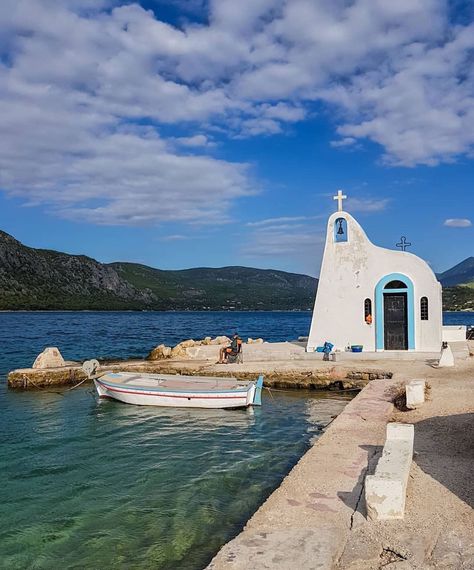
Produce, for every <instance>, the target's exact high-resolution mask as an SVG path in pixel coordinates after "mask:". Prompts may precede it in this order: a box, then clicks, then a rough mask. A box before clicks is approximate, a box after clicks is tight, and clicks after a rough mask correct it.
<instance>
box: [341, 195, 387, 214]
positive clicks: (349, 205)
mask: <svg viewBox="0 0 474 570" xmlns="http://www.w3.org/2000/svg"><path fill="white" fill-rule="evenodd" d="M389 203H390V199H389V198H348V199H347V201H346V203H345V204H344V209H345V210H347V211H348V212H381V211H382V210H385V208H386V207H387V206H388V204H389Z"/></svg>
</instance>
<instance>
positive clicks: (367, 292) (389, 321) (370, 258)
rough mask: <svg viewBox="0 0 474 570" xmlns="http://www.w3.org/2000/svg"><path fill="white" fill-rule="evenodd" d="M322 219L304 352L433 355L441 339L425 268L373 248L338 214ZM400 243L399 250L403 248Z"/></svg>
mask: <svg viewBox="0 0 474 570" xmlns="http://www.w3.org/2000/svg"><path fill="white" fill-rule="evenodd" d="M345 198H346V196H344V195H343V194H342V192H341V191H339V192H338V195H337V196H335V197H334V199H335V200H338V211H337V212H335V213H334V214H332V215H331V216H330V218H329V220H328V226H327V234H326V245H325V248H324V255H323V261H322V265H321V272H320V278H319V285H318V291H317V294H316V302H315V306H314V312H313V318H312V322H311V329H310V333H309V337H308V344H307V351H308V352H313V351H314V350H316V348H317V347H319V346H322V345H324V343H325V342H326V341H327V342H330V343H332V344H333V345H334V349H339V350H344V349H345V348H346V347H347V346H352V345H362V346H363V351H364V352H366V351H369V352H375V351H387V350H396V351H399V350H410V351H420V352H436V351H439V350H440V347H441V340H442V302H441V284H440V283H439V282H438V281H437V279H436V276H435V274H434V273H433V271H432V270H431V268H430V267H429V266H428V264H427V263H426V262H425V261H423V260H422V259H420V258H419V257H417V256H416V255H413V254H412V253H409V252H407V251H394V250H390V249H385V248H382V247H378V246H376V245H374V244H373V243H372V242H371V241H370V240H369V239H368V237H367V235H366V234H365V232H364V230H363V229H362V227H361V226H360V225H359V224H358V222H357V221H356V220H355V219H354V218H353V217H352V216H351V215H350V214H348V213H347V212H344V211H343V207H342V201H343V200H344V199H345ZM404 241H405V240H404V239H402V244H400V246H401V247H403V249H405V248H404V243H403V242H404Z"/></svg>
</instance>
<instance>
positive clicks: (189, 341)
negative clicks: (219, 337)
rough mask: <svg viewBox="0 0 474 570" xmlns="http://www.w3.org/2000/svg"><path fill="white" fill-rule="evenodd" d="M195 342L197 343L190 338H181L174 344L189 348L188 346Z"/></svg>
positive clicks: (194, 344)
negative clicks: (181, 339)
mask: <svg viewBox="0 0 474 570" xmlns="http://www.w3.org/2000/svg"><path fill="white" fill-rule="evenodd" d="M196 344H198V343H197V342H196V341H194V340H192V339H190V340H183V341H182V342H180V343H179V344H177V345H176V346H181V347H182V348H189V347H190V346H196ZM175 348H176V347H175Z"/></svg>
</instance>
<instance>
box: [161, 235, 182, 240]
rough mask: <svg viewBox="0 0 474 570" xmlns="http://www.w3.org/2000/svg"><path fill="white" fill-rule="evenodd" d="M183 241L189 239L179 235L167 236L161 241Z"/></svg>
mask: <svg viewBox="0 0 474 570" xmlns="http://www.w3.org/2000/svg"><path fill="white" fill-rule="evenodd" d="M184 239H189V238H188V237H187V236H183V235H181V234H171V235H169V236H164V237H162V238H161V241H182V240H184Z"/></svg>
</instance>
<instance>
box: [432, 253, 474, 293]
mask: <svg viewBox="0 0 474 570" xmlns="http://www.w3.org/2000/svg"><path fill="white" fill-rule="evenodd" d="M438 279H439V281H440V283H441V285H443V287H452V286H455V285H465V284H469V283H473V282H474V257H468V258H467V259H465V260H464V261H461V263H458V264H457V265H455V266H454V267H451V269H448V270H447V271H445V272H444V273H439V274H438Z"/></svg>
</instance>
